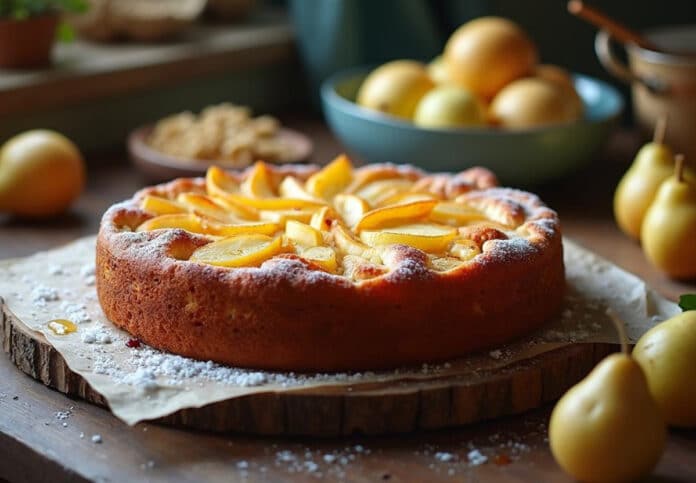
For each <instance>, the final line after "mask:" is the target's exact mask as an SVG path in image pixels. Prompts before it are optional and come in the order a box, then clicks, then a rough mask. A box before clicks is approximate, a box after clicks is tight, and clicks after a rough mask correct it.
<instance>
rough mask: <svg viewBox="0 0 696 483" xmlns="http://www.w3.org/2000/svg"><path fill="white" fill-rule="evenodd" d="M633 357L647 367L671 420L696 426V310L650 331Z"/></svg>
mask: <svg viewBox="0 0 696 483" xmlns="http://www.w3.org/2000/svg"><path fill="white" fill-rule="evenodd" d="M633 357H635V359H636V361H637V362H638V363H639V364H640V366H641V367H642V368H643V371H644V372H645V376H646V377H647V379H648V386H649V387H650V392H651V393H652V395H653V397H654V398H655V400H656V401H657V402H658V404H659V405H660V406H661V407H662V412H663V414H664V417H665V419H666V421H667V423H669V424H671V425H674V426H684V427H696V384H694V381H693V378H694V369H695V368H696V310H690V311H687V312H684V313H683V314H679V315H677V316H675V317H672V318H671V319H669V320H666V321H665V322H662V323H661V324H658V325H656V326H655V327H653V328H652V329H650V330H649V331H647V332H646V333H645V334H644V335H643V337H641V338H640V340H639V341H638V344H636V347H635V348H634V349H633Z"/></svg>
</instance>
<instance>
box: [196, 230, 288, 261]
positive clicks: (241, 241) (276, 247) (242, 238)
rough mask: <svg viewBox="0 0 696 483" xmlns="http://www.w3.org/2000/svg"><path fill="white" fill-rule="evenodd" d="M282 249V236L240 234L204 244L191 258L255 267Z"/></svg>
mask: <svg viewBox="0 0 696 483" xmlns="http://www.w3.org/2000/svg"><path fill="white" fill-rule="evenodd" d="M282 250H283V243H282V239H281V238H280V237H276V238H271V237H270V236H266V235H239V236H234V237H230V238H224V239H222V240H219V241H215V242H212V243H209V244H207V245H205V246H202V247H200V248H198V249H197V250H196V251H194V252H193V254H192V255H191V258H190V259H189V260H191V261H193V262H201V263H208V264H210V265H219V266H222V267H253V266H259V265H261V264H262V263H263V262H265V261H266V260H268V259H269V258H271V257H273V256H275V255H277V254H278V253H280V252H281V251H282Z"/></svg>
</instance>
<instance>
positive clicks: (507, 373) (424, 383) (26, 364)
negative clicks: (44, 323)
mask: <svg viewBox="0 0 696 483" xmlns="http://www.w3.org/2000/svg"><path fill="white" fill-rule="evenodd" d="M0 332H1V335H2V341H3V348H4V350H5V352H7V353H8V354H9V356H10V358H11V360H12V362H13V363H14V364H15V365H16V366H17V367H18V368H19V369H20V370H21V371H22V372H24V373H26V374H28V375H29V376H31V377H33V378H35V379H37V380H39V381H41V382H43V383H44V384H45V385H47V386H49V387H52V388H54V389H56V390H58V391H60V392H62V393H65V394H68V395H70V396H74V397H79V398H82V399H84V400H86V401H88V402H91V403H94V404H97V405H102V406H104V405H105V401H104V398H103V397H102V396H101V395H100V394H99V393H98V392H96V391H94V390H93V389H92V388H91V387H90V386H89V384H87V382H86V381H85V380H84V379H83V378H82V377H81V376H79V375H78V374H76V373H75V372H73V371H72V370H70V368H69V367H68V366H67V364H66V363H65V360H64V359H63V358H62V357H61V355H60V354H59V353H58V352H57V351H56V350H55V349H54V348H53V347H52V346H51V345H50V344H49V343H48V342H47V341H46V339H45V338H44V337H43V336H42V335H41V334H39V333H37V332H34V331H32V330H31V329H29V328H28V327H27V326H26V325H25V324H23V323H22V322H21V321H20V320H18V319H17V318H16V317H15V316H14V315H13V314H12V313H11V312H10V311H9V310H8V308H7V306H6V305H5V304H4V302H3V303H2V307H1V310H0ZM611 350H612V346H611V345H609V344H575V345H569V346H565V347H562V348H560V349H556V350H554V351H551V352H547V353H544V354H541V355H539V356H536V357H533V358H531V359H528V360H525V361H521V362H516V363H513V364H510V365H509V366H506V367H504V368H503V369H500V370H497V371H490V372H480V373H478V374H476V375H475V376H474V375H471V374H469V375H467V376H458V377H447V378H433V379H432V380H419V381H410V382H401V383H398V384H394V385H393V386H392V387H388V388H386V389H385V388H384V387H383V386H380V387H379V388H375V389H371V388H370V387H369V386H368V387H365V385H360V386H357V387H355V388H353V387H343V386H342V387H324V388H313V389H308V390H306V391H293V392H288V393H262V394H254V395H249V396H245V397H240V398H236V399H231V400H227V401H221V402H218V403H214V404H210V405H208V406H204V407H202V408H191V409H184V410H181V411H178V412H176V413H174V414H172V415H170V416H167V417H164V418H161V419H160V420H159V421H158V422H161V423H163V424H168V425H173V426H179V427H186V428H191V429H200V430H207V431H216V432H242V433H253V434H265V435H311V436H337V435H347V434H354V433H359V434H360V433H361V434H385V433H403V432H410V431H415V430H419V429H438V428H447V427H454V426H461V425H465V424H468V423H472V422H475V421H481V420H485V419H492V418H497V417H500V416H505V415H511V414H518V413H521V412H524V411H527V410H529V409H532V408H536V407H539V406H541V405H543V404H544V403H546V402H549V401H552V400H554V399H557V398H558V397H559V396H560V395H561V394H562V393H563V392H564V391H565V390H566V389H568V388H569V387H570V386H571V385H573V384H575V383H576V382H577V381H579V380H580V379H581V378H582V377H583V376H584V375H585V374H587V373H588V372H589V371H590V369H591V368H592V367H593V366H594V365H595V363H596V362H597V361H598V360H599V359H601V358H602V357H604V356H605V355H606V354H607V353H609V352H610V351H611Z"/></svg>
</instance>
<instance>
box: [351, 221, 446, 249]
mask: <svg viewBox="0 0 696 483" xmlns="http://www.w3.org/2000/svg"><path fill="white" fill-rule="evenodd" d="M456 236H457V229H456V228H453V227H450V226H445V225H437V224H434V223H413V224H409V225H401V226H396V227H391V228H384V229H382V230H363V231H362V232H361V233H360V239H361V240H362V241H363V242H365V243H367V244H368V245H370V246H378V245H392V244H400V245H408V246H412V247H415V248H418V249H420V250H423V251H424V252H428V253H442V252H445V251H446V250H447V248H448V247H449V244H450V243H451V242H452V240H453V239H454V238H455V237H456Z"/></svg>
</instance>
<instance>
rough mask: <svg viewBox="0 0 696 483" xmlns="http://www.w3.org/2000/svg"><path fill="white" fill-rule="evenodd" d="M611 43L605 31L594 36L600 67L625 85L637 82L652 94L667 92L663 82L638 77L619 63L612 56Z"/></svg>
mask: <svg viewBox="0 0 696 483" xmlns="http://www.w3.org/2000/svg"><path fill="white" fill-rule="evenodd" d="M611 41H612V36H611V34H610V33H609V32H607V31H606V30H600V31H599V32H597V35H596V36H595V53H596V54H597V58H598V59H599V61H600V62H601V64H602V66H604V68H605V69H606V70H607V71H608V72H609V73H610V74H613V75H614V76H615V77H617V78H619V79H620V80H622V81H624V82H626V83H627V84H630V83H632V82H638V83H640V84H642V85H643V86H645V88H646V89H648V90H649V91H650V92H652V93H654V94H664V93H666V92H667V91H668V86H667V85H666V84H665V83H664V82H663V81H661V80H659V79H655V78H650V77H643V76H640V75H638V74H636V73H634V72H633V71H632V70H631V69H630V68H629V67H628V66H627V65H626V64H624V63H623V62H622V61H620V60H619V59H618V58H617V57H616V55H615V54H614V50H613V49H612V45H611Z"/></svg>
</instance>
